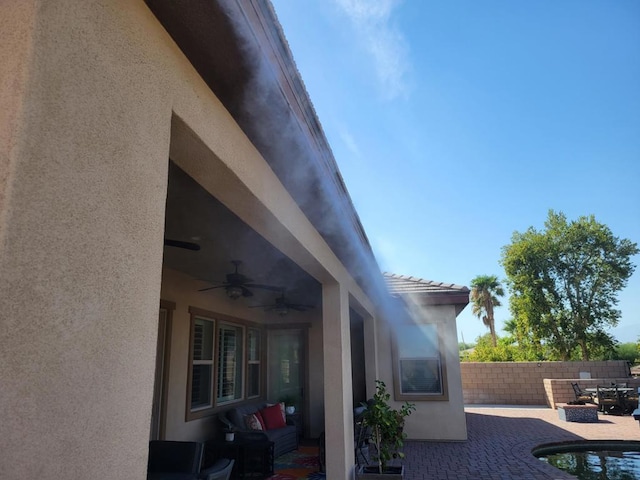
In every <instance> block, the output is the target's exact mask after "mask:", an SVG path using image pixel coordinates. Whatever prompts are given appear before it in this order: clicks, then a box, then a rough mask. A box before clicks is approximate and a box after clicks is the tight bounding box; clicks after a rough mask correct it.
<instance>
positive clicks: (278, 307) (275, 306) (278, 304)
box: [249, 290, 315, 317]
mask: <svg viewBox="0 0 640 480" xmlns="http://www.w3.org/2000/svg"><path fill="white" fill-rule="evenodd" d="M249 308H264V310H265V312H273V313H277V314H278V315H280V316H281V317H283V316H285V315H286V314H287V313H289V310H297V311H298V312H304V311H306V310H309V309H311V308H315V306H314V305H303V304H300V303H289V302H287V301H286V300H285V298H284V290H281V293H280V296H279V297H277V298H276V299H275V303H272V304H269V305H252V306H250V307H249Z"/></svg>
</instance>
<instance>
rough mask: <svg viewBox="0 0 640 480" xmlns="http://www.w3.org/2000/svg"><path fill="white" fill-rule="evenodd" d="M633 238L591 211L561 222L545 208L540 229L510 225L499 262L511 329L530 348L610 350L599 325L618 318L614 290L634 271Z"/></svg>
mask: <svg viewBox="0 0 640 480" xmlns="http://www.w3.org/2000/svg"><path fill="white" fill-rule="evenodd" d="M638 252H639V250H638V246H637V244H636V243H633V242H631V241H630V240H628V239H620V238H617V237H615V236H614V235H613V233H612V232H611V230H610V229H609V228H608V227H607V226H606V225H603V224H601V223H598V222H597V221H596V220H595V218H594V216H593V215H591V216H589V217H580V218H578V220H576V221H571V222H569V221H567V218H566V217H565V215H564V214H562V213H556V212H554V211H553V210H550V211H549V214H548V218H547V220H546V222H545V229H544V230H543V231H537V230H535V229H534V228H533V227H530V228H529V229H528V230H527V231H525V232H524V233H519V232H515V233H514V234H513V237H512V239H511V244H510V245H507V246H505V247H503V249H502V258H501V263H502V265H503V266H504V269H505V273H506V275H507V285H508V287H509V290H510V291H511V299H510V309H511V313H512V315H513V322H515V324H514V325H510V329H511V332H512V334H513V335H514V336H515V337H516V338H517V339H518V342H524V343H527V344H528V347H529V348H531V349H533V350H535V349H536V348H540V349H542V344H544V346H545V347H546V348H545V349H551V351H553V352H554V353H555V354H556V355H557V357H558V358H560V359H562V360H569V359H570V358H571V356H572V352H574V351H576V349H578V351H579V352H580V357H581V358H582V359H583V360H589V356H590V352H592V351H594V352H595V351H598V353H600V352H601V351H602V350H612V349H613V347H614V344H615V341H614V339H613V338H612V337H611V335H609V334H608V333H607V332H606V328H608V327H614V326H616V325H617V324H618V322H619V319H620V311H619V310H617V309H616V308H615V307H616V305H617V304H618V299H617V294H618V292H619V291H620V290H622V289H623V288H624V287H625V286H626V284H627V281H628V279H629V277H631V275H632V274H633V272H634V270H635V265H633V264H632V262H631V257H632V256H633V255H635V254H637V253H638Z"/></svg>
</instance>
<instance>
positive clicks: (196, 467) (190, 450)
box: [147, 440, 233, 480]
mask: <svg viewBox="0 0 640 480" xmlns="http://www.w3.org/2000/svg"><path fill="white" fill-rule="evenodd" d="M203 452H204V444H203V443H201V442H179V441H171V440H152V441H150V442H149V460H148V462H147V480H228V478H229V475H230V474H231V468H233V461H231V460H229V459H226V458H221V459H219V460H218V461H217V462H216V463H214V464H213V465H212V466H210V467H208V468H206V469H204V470H202V469H201V467H202V458H203Z"/></svg>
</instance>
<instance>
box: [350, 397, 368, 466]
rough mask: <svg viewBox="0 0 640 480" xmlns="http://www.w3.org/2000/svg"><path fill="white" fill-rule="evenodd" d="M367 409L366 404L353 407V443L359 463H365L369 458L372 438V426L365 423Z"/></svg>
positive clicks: (357, 462)
mask: <svg viewBox="0 0 640 480" xmlns="http://www.w3.org/2000/svg"><path fill="white" fill-rule="evenodd" d="M365 410H366V407H364V406H362V407H356V408H354V409H353V434H354V435H353V437H354V442H353V444H354V449H355V456H356V464H357V465H364V464H366V463H367V462H368V460H369V439H370V438H371V428H370V427H368V426H367V425H365V424H364V421H363V414H364V411H365ZM360 462H362V463H360Z"/></svg>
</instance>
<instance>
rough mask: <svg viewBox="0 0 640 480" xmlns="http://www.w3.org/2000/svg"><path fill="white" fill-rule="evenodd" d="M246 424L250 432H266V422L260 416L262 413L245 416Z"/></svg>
mask: <svg viewBox="0 0 640 480" xmlns="http://www.w3.org/2000/svg"><path fill="white" fill-rule="evenodd" d="M244 424H245V425H246V427H247V428H248V429H249V430H259V431H262V430H265V426H264V420H262V415H260V412H256V413H250V414H249V415H245V416H244Z"/></svg>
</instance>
